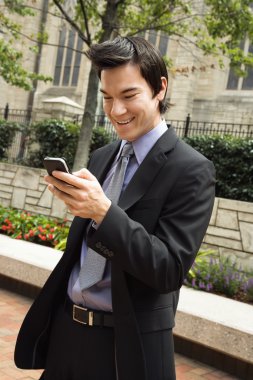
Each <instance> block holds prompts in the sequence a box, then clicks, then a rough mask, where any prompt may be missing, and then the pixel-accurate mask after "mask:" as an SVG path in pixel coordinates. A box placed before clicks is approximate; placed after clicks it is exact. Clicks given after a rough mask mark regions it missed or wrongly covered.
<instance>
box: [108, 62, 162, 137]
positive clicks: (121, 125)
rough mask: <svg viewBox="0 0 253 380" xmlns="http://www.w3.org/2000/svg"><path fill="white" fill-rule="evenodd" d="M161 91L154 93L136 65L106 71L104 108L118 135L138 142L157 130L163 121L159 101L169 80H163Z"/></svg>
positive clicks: (130, 64) (129, 64)
mask: <svg viewBox="0 0 253 380" xmlns="http://www.w3.org/2000/svg"><path fill="white" fill-rule="evenodd" d="M161 82H162V86H161V90H160V92H159V93H158V94H157V95H155V96H153V91H152V89H151V87H150V86H149V84H148V83H147V82H146V80H145V79H144V78H143V77H142V75H141V72H140V68H139V66H138V65H136V64H132V63H128V64H126V65H123V66H118V67H115V68H110V69H106V70H102V72H101V90H100V91H101V92H102V94H103V107H104V111H105V113H106V115H107V116H108V118H109V119H110V121H111V122H112V124H113V126H114V128H115V130H116V132H117V134H118V136H119V137H120V138H121V139H123V140H128V141H135V140H137V139H138V138H139V137H141V136H143V135H144V134H146V133H147V132H149V131H150V130H151V129H153V128H154V127H155V126H156V125H157V124H158V123H159V121H160V119H161V115H160V111H159V101H161V100H163V98H164V96H165V92H166V87H167V81H166V78H164V77H162V78H161Z"/></svg>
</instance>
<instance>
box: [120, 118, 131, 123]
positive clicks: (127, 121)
mask: <svg viewBox="0 0 253 380" xmlns="http://www.w3.org/2000/svg"><path fill="white" fill-rule="evenodd" d="M130 121H132V119H129V120H126V121H117V123H118V124H127V123H129V122H130Z"/></svg>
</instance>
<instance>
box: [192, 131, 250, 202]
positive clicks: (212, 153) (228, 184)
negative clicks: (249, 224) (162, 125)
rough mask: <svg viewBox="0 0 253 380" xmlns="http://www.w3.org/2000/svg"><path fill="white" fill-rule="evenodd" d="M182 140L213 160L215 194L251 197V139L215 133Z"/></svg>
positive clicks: (242, 197)
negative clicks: (215, 182)
mask: <svg viewBox="0 0 253 380" xmlns="http://www.w3.org/2000/svg"><path fill="white" fill-rule="evenodd" d="M185 141H186V142H187V143H188V144H190V145H191V146H192V147H193V148H195V149H196V150H198V151H199V152H200V153H202V154H203V155H204V156H206V157H207V158H208V159H210V160H211V161H213V163H214V166H215V169H216V179H217V184H216V196H217V197H221V198H228V199H237V200H241V201H248V202H252V201H253V139H249V138H248V139H242V138H236V137H233V136H218V135H216V136H194V137H187V138H186V139H185Z"/></svg>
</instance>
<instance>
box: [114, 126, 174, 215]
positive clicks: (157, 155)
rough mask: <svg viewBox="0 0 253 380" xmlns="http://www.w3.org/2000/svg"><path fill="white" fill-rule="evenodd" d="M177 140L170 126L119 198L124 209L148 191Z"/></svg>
mask: <svg viewBox="0 0 253 380" xmlns="http://www.w3.org/2000/svg"><path fill="white" fill-rule="evenodd" d="M177 140H178V137H177V135H176V133H175V131H174V129H173V128H172V127H170V128H168V130H167V131H166V132H165V133H164V134H163V135H162V136H161V137H160V139H159V140H158V141H157V142H156V144H155V145H154V146H153V148H152V149H151V150H150V152H149V153H148V154H147V156H146V157H145V159H144V160H143V162H142V163H141V165H140V167H139V168H138V169H137V171H136V173H135V174H134V176H133V178H132V180H131V181H130V183H129V184H128V186H127V188H126V190H125V191H124V193H123V194H122V196H121V198H120V200H119V206H120V207H121V208H122V209H123V210H127V209H128V208H129V207H131V206H132V205H133V204H134V203H136V202H137V201H138V200H139V199H140V198H141V197H142V196H143V195H144V194H145V193H146V191H147V189H148V188H149V187H150V186H151V184H152V182H153V181H154V179H155V177H156V175H157V174H158V172H159V171H160V170H161V169H162V167H163V165H164V164H165V163H166V162H167V159H168V157H167V155H168V153H169V152H170V151H171V150H173V148H174V146H175V144H176V142H177Z"/></svg>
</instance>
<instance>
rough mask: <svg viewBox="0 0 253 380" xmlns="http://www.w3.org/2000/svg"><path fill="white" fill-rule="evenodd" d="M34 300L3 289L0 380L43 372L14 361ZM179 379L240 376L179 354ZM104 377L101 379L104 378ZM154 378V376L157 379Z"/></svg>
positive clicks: (29, 379) (29, 378) (32, 378)
mask: <svg viewBox="0 0 253 380" xmlns="http://www.w3.org/2000/svg"><path fill="white" fill-rule="evenodd" d="M31 302H32V301H31V299H30V298H27V297H23V296H20V295H17V294H15V293H12V292H10V291H7V290H3V289H0V379H1V380H37V379H39V377H40V373H41V371H34V370H32V371H30V370H29V371H28V370H19V369H17V368H16V367H15V364H14V363H13V350H14V345H15V341H16V336H17V333H18V330H19V327H20V324H21V322H22V320H23V318H24V316H25V314H26V312H27V310H28V308H29V306H30V305H31ZM176 371H177V380H200V379H206V380H220V379H222V380H232V379H237V378H236V377H232V376H229V375H227V374H226V373H224V372H221V371H218V370H216V369H215V368H212V367H209V366H207V365H204V364H202V363H199V362H197V361H195V360H191V359H188V358H186V357H184V356H182V355H178V354H176ZM70 380H71V379H70ZM101 380H102V379H101ZM154 380H155V379H154Z"/></svg>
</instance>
